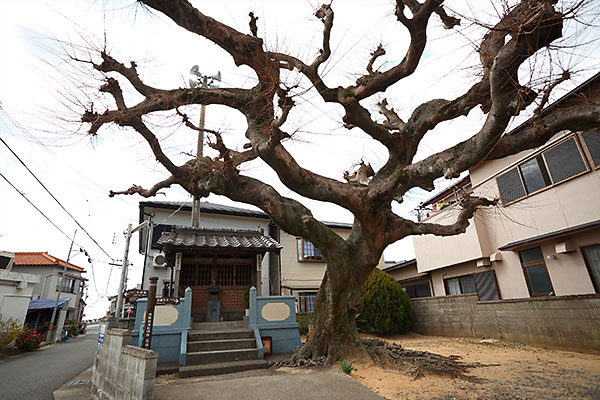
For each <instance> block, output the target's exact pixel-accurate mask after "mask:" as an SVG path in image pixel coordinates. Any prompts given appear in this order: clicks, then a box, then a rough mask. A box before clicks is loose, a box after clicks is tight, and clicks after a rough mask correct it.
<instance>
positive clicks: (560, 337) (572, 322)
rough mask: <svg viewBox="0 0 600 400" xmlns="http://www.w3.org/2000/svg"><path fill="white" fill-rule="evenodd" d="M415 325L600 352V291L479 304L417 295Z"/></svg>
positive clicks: (468, 298) (473, 298)
mask: <svg viewBox="0 0 600 400" xmlns="http://www.w3.org/2000/svg"><path fill="white" fill-rule="evenodd" d="M411 301H412V310H413V315H414V322H413V327H412V329H413V330H414V331H415V332H418V333H422V334H425V335H440V336H463V337H486V338H494V339H501V340H506V341H510V342H519V343H524V344H529V345H533V346H540V347H542V346H548V347H552V348H556V349H562V350H572V351H579V352H584V353H594V354H600V295H598V294H596V295H581V296H545V297H534V298H526V299H511V300H498V301H486V302H479V301H478V298H477V295H476V294H472V295H462V296H444V297H431V298H424V299H412V300H411Z"/></svg>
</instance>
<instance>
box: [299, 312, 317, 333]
mask: <svg viewBox="0 0 600 400" xmlns="http://www.w3.org/2000/svg"><path fill="white" fill-rule="evenodd" d="M312 320H313V314H312V313H297V314H296V322H297V323H298V332H300V334H301V335H306V334H307V333H308V326H309V325H310V324H312Z"/></svg>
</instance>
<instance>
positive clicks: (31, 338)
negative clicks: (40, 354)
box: [17, 327, 42, 352]
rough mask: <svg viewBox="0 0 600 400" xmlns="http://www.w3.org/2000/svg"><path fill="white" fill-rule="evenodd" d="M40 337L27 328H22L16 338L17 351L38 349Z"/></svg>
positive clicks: (40, 341)
mask: <svg viewBox="0 0 600 400" xmlns="http://www.w3.org/2000/svg"><path fill="white" fill-rule="evenodd" d="M40 343H42V335H41V334H39V333H37V332H36V331H34V330H31V329H29V328H27V327H25V328H23V329H22V330H21V332H20V333H19V336H17V349H19V350H21V351H24V352H27V351H33V350H37V349H39V348H40Z"/></svg>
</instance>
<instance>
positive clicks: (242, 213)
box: [140, 201, 352, 229]
mask: <svg viewBox="0 0 600 400" xmlns="http://www.w3.org/2000/svg"><path fill="white" fill-rule="evenodd" d="M144 207H153V208H163V209H167V210H178V209H181V210H184V211H192V202H191V201H140V222H142V221H144V215H143V213H144ZM200 213H208V214H220V215H233V216H239V217H251V218H262V219H270V218H269V216H268V215H267V214H265V213H264V212H263V211H260V210H258V211H257V210H249V209H246V208H239V207H232V206H226V205H223V204H216V203H209V202H202V203H200ZM321 222H322V223H324V224H325V225H327V226H328V227H330V228H337V229H352V224H349V223H346V222H331V221H321Z"/></svg>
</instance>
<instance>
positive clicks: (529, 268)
mask: <svg viewBox="0 0 600 400" xmlns="http://www.w3.org/2000/svg"><path fill="white" fill-rule="evenodd" d="M519 257H520V259H521V265H522V266H523V272H524V273H525V280H526V281H527V287H528V288H529V294H530V295H531V296H547V295H551V294H553V292H554V289H553V288H552V282H550V276H549V275H548V270H547V269H546V263H545V262H544V255H543V254H542V249H541V248H539V247H534V248H533V249H528V250H523V251H520V252H519Z"/></svg>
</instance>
